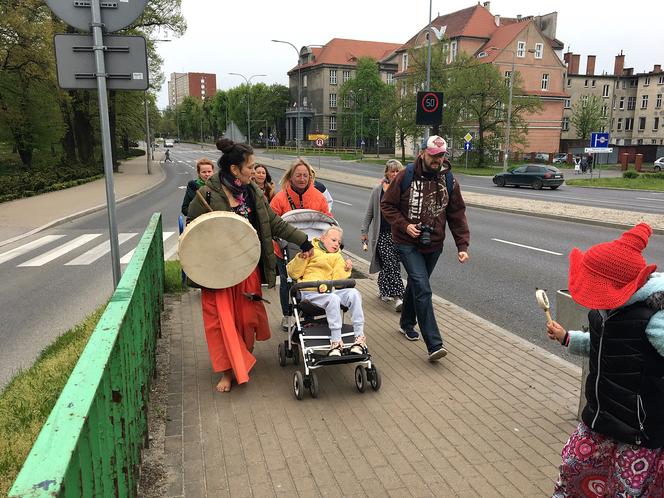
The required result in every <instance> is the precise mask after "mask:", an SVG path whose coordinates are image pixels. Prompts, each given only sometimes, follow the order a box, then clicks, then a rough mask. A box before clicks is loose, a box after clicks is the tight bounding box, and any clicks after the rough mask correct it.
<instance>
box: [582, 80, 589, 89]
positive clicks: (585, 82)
mask: <svg viewBox="0 0 664 498" xmlns="http://www.w3.org/2000/svg"><path fill="white" fill-rule="evenodd" d="M583 86H585V87H586V88H588V80H585V81H584V82H583Z"/></svg>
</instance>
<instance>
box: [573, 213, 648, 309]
mask: <svg viewBox="0 0 664 498" xmlns="http://www.w3.org/2000/svg"><path fill="white" fill-rule="evenodd" d="M651 235H652V228H650V226H649V225H647V224H646V223H639V224H638V225H636V226H635V227H634V228H632V229H630V230H628V231H626V232H625V233H623V234H622V235H621V236H620V238H619V239H618V240H614V241H612V242H603V243H601V244H597V245H594V246H592V247H591V248H590V249H588V250H587V251H586V252H585V253H584V252H582V251H581V250H579V249H577V248H576V247H575V248H574V249H572V252H571V253H570V255H569V291H570V294H571V295H572V299H574V301H576V302H577V303H579V304H580V305H581V306H585V307H586V308H592V309H604V310H609V309H614V308H618V307H620V306H622V305H623V304H625V303H626V302H627V301H628V300H629V298H630V297H631V296H632V294H634V293H635V292H636V290H637V289H639V288H640V287H641V286H643V284H645V283H646V280H648V277H649V276H650V274H651V273H652V272H654V271H655V270H656V269H657V265H647V264H646V260H645V259H644V258H643V255H642V254H641V252H642V251H643V250H644V249H645V248H646V246H647V245H648V238H649V237H650V236H651Z"/></svg>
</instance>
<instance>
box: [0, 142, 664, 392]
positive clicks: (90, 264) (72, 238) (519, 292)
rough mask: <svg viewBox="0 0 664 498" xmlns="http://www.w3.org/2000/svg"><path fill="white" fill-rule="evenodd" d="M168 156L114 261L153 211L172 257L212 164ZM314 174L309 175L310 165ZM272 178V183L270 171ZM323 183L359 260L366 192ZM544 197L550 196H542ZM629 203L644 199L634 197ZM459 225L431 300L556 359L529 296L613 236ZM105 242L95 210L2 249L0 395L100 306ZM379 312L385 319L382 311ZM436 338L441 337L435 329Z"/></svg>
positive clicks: (483, 222)
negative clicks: (460, 254) (188, 195)
mask: <svg viewBox="0 0 664 498" xmlns="http://www.w3.org/2000/svg"><path fill="white" fill-rule="evenodd" d="M171 155H172V157H173V159H174V162H173V163H167V164H166V166H165V168H166V173H167V179H166V181H165V182H164V183H163V184H162V185H160V186H159V187H158V188H156V189H154V190H152V191H150V192H148V193H146V194H144V195H141V196H138V197H135V198H133V199H130V200H128V201H125V202H122V203H120V204H118V206H117V219H118V227H119V232H120V233H121V234H126V235H123V236H122V237H124V238H126V239H127V240H126V241H124V242H122V243H121V245H120V252H121V256H122V257H126V256H127V254H128V253H129V251H130V250H131V249H133V248H134V247H135V245H136V243H137V242H138V240H139V238H140V236H141V234H142V233H143V231H144V229H145V227H146V225H147V222H148V220H149V218H150V216H151V215H152V213H154V212H161V213H162V215H163V224H164V231H165V233H166V235H167V236H168V238H167V239H166V241H165V244H164V246H165V252H166V255H167V256H168V255H170V254H173V252H174V250H175V248H176V244H177V236H176V235H177V217H178V214H179V209H180V204H181V201H182V197H183V194H184V191H183V188H184V186H185V185H186V183H187V181H188V180H189V179H190V178H193V177H194V175H195V173H194V172H195V166H194V162H195V160H196V159H198V158H200V157H202V156H207V157H210V158H211V159H213V160H216V158H217V157H218V156H219V153H218V152H217V151H215V150H211V149H209V148H207V149H202V148H200V147H196V146H191V145H185V144H182V145H178V146H176V147H175V148H174V149H173V150H172V154H171ZM337 163H338V164H337ZM314 165H315V166H317V164H316V163H315V161H314ZM337 166H338V167H351V168H355V169H353V172H355V173H358V172H360V171H364V172H365V174H367V175H371V176H373V177H376V178H378V177H379V176H380V172H381V168H380V166H378V165H367V164H361V165H357V164H355V163H347V162H342V161H326V162H324V163H323V162H322V167H337ZM377 172H378V174H377ZM273 175H274V176H275V178H278V177H279V176H280V175H279V172H278V171H275V172H273ZM474 180H477V178H474V177H466V176H464V177H460V181H461V183H462V186H463V189H464V190H466V189H467V190H470V189H472V188H473V187H472V186H470V185H471V183H472V181H474ZM479 180H481V179H479ZM325 183H326V184H327V186H328V188H329V189H330V191H331V192H332V195H333V196H334V199H335V205H334V213H335V215H336V217H337V218H338V219H339V221H340V223H341V225H342V226H343V227H344V230H345V236H346V241H345V243H346V247H347V249H348V250H350V251H352V252H354V253H355V254H357V255H360V256H363V255H364V256H366V254H363V253H362V250H361V246H360V242H359V229H360V224H361V222H362V218H363V216H364V212H365V210H366V205H367V202H368V198H369V190H367V189H362V188H357V187H350V186H347V185H342V184H337V183H334V182H325ZM467 183H468V186H467V185H466V184H467ZM561 188H562V187H561ZM523 191H524V192H525V189H523ZM583 192H584V194H589V193H593V192H592V191H588V190H584V191H583ZM603 192H606V191H603ZM519 193H520V192H519ZM549 193H552V194H553V193H554V192H546V194H549ZM555 193H556V194H557V193H558V192H555ZM534 194H537V192H534ZM540 194H544V193H540ZM631 194H632V195H635V196H644V194H643V193H631ZM600 195H602V194H600ZM603 195H604V196H605V195H606V194H605V193H604V194H603ZM468 218H469V222H470V227H471V249H470V253H471V258H472V259H471V261H470V263H468V264H466V265H459V264H458V262H457V261H456V259H455V257H456V254H455V251H454V249H453V246H452V245H451V244H448V247H447V248H446V250H445V251H444V254H443V256H442V257H441V259H440V261H439V263H438V266H437V269H436V271H435V273H434V275H433V277H432V285H433V288H434V292H436V294H438V295H440V296H441V297H443V298H445V299H448V300H449V301H451V302H453V303H455V304H457V305H459V306H461V307H463V308H465V309H468V310H469V311H471V312H473V313H475V314H477V315H479V316H481V317H483V318H485V319H487V320H489V321H491V322H493V323H496V324H497V325H500V326H501V327H503V328H505V329H507V330H509V331H511V332H513V333H515V334H517V335H519V336H521V337H523V338H525V339H527V340H529V341H531V342H533V343H535V344H539V345H542V346H544V347H545V348H547V349H549V350H550V351H552V352H554V353H555V354H558V355H562V354H563V352H562V350H561V349H560V348H559V347H556V346H555V345H554V344H551V343H550V342H549V341H548V340H547V339H546V338H545V337H544V334H543V332H542V328H543V323H544V318H543V315H542V312H541V310H539V309H538V308H537V307H536V304H535V300H534V290H535V287H540V288H545V289H548V290H549V294H550V297H551V298H552V301H553V303H554V305H555V298H554V295H555V290H557V289H561V288H564V287H565V281H566V274H567V257H566V256H567V254H568V252H569V250H570V248H572V247H574V246H578V247H581V248H586V247H588V246H590V245H592V244H594V243H597V242H601V241H604V240H610V239H612V238H615V237H616V236H617V235H618V234H619V233H620V231H619V230H615V229H609V228H603V227H595V226H589V225H583V224H577V223H569V222H561V221H551V220H544V219H538V218H532V217H528V216H518V215H512V214H506V213H495V212H492V211H488V210H482V209H469V210H468ZM44 237H47V238H48V239H44ZM107 240H108V228H107V218H106V213H105V212H104V211H102V212H98V213H94V214H91V215H88V216H85V217H82V218H80V219H77V220H75V221H71V222H69V223H66V224H63V225H60V226H58V227H55V228H52V229H49V230H45V231H43V232H40V233H39V234H35V235H33V236H31V237H29V238H26V239H23V240H21V241H19V242H16V243H14V244H11V245H8V246H5V247H3V248H2V250H1V251H0V278H2V281H4V282H11V286H9V287H6V289H7V290H6V291H5V292H3V293H2V294H1V295H0V316H2V321H1V322H0V341H1V344H2V348H0V388H1V387H2V386H3V385H4V384H5V383H6V382H7V381H8V380H9V379H10V378H11V375H12V374H13V373H14V372H15V371H16V370H17V369H20V368H24V367H25V366H28V365H30V364H31V363H32V362H33V361H34V359H35V358H36V357H37V355H38V354H39V352H40V351H41V350H42V349H43V348H44V347H46V346H47V345H48V344H50V343H52V342H53V340H54V339H55V338H56V337H57V336H58V335H60V334H62V333H63V332H65V331H66V330H68V329H69V328H71V327H72V326H74V325H75V324H77V323H79V322H80V321H81V319H82V318H83V317H85V316H86V315H88V314H89V313H90V312H91V311H92V310H94V309H95V308H96V307H98V306H99V305H101V304H103V303H104V302H105V301H106V300H107V299H108V297H109V296H110V294H111V291H112V276H111V268H110V256H109V254H108V253H106V254H104V255H101V256H99V253H95V252H94V248H95V247H96V246H97V245H99V244H102V243H104V242H106V241H107ZM663 241H664V240H663V239H662V237H661V236H655V237H653V239H652V240H651V243H650V246H649V249H648V252H647V258H648V260H652V261H654V262H658V261H664V257H663V256H664V244H662V242H663ZM41 242H44V243H43V245H40V246H38V247H34V246H31V245H30V244H33V245H38V244H40V243H41ZM513 244H521V246H518V245H513ZM523 246H529V247H523ZM11 251H14V252H13V253H12V252H11ZM53 251H56V252H53ZM543 251H549V252H543ZM96 256H98V257H97V259H94V258H95V257H96ZM93 259H94V260H93ZM123 268H124V266H123ZM386 311H388V312H391V310H390V308H389V307H388V306H387V305H386ZM554 311H555V309H554ZM395 323H396V321H395ZM442 329H443V331H444V329H445V325H444V324H442ZM395 333H396V330H395ZM450 347H453V345H450Z"/></svg>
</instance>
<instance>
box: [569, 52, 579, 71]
mask: <svg viewBox="0 0 664 498" xmlns="http://www.w3.org/2000/svg"><path fill="white" fill-rule="evenodd" d="M580 61H581V56H580V55H579V54H572V60H571V62H570V64H569V66H568V67H567V74H579V62H580Z"/></svg>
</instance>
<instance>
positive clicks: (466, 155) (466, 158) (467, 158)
mask: <svg viewBox="0 0 664 498" xmlns="http://www.w3.org/2000/svg"><path fill="white" fill-rule="evenodd" d="M468 152H469V151H468V149H466V169H468Z"/></svg>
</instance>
